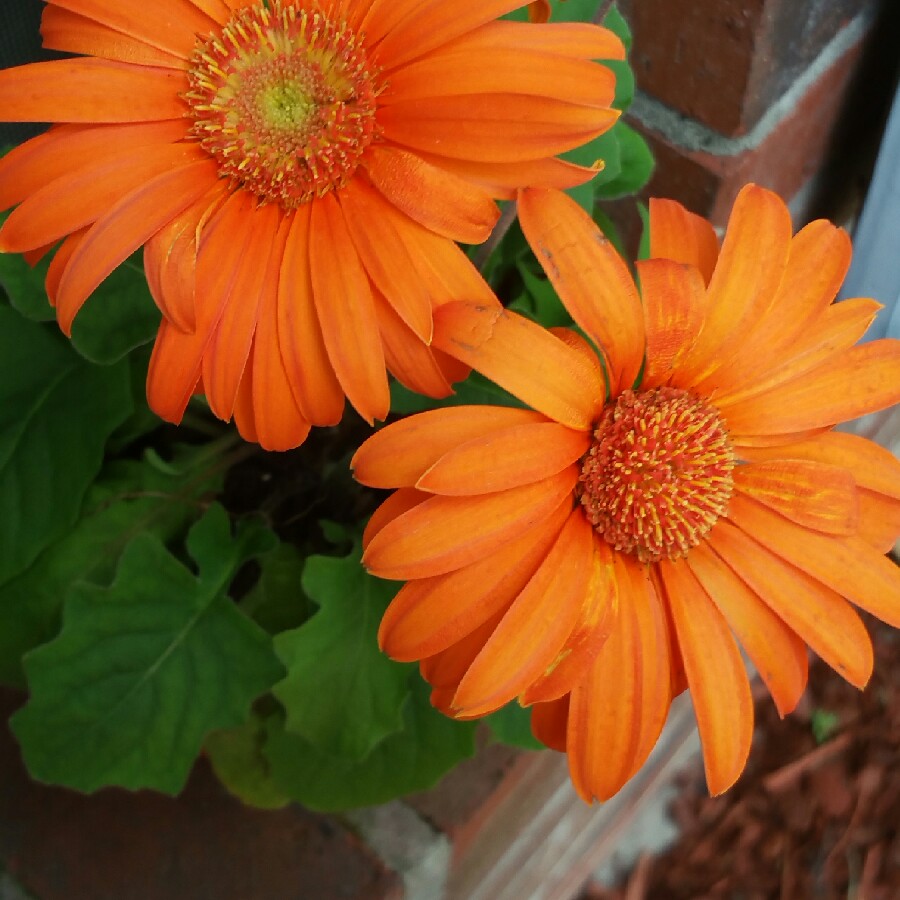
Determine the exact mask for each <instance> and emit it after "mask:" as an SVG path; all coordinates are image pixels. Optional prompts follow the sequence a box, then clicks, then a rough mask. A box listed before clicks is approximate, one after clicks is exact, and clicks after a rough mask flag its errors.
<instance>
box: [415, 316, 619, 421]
mask: <svg viewBox="0 0 900 900" xmlns="http://www.w3.org/2000/svg"><path fill="white" fill-rule="evenodd" d="M432 346H434V347H436V348H438V349H439V350H443V351H444V352H445V353H449V354H450V355H451V356H454V357H456V359H459V360H461V361H462V362H464V363H466V365H469V366H471V367H472V368H473V369H475V370H477V371H478V372H481V374H482V375H485V376H486V377H487V378H490V380H491V381H493V382H494V383H495V384H498V385H500V387H502V388H504V389H505V390H507V391H509V392H510V393H511V394H513V396H515V397H518V398H519V400H521V401H523V402H524V403H527V404H528V405H529V406H532V407H534V408H535V409H537V410H538V411H540V412H542V413H543V414H544V415H546V416H547V417H549V418H551V419H553V420H554V421H556V422H559V423H560V424H561V425H567V426H569V427H570V428H575V429H579V430H587V429H589V428H590V427H591V425H592V424H593V422H594V421H595V420H596V419H597V417H598V416H599V414H600V410H601V409H602V408H603V403H604V401H605V399H606V385H605V384H604V383H603V381H602V380H601V378H600V375H599V374H598V369H597V367H596V366H593V365H591V363H590V362H589V361H588V360H587V359H585V357H584V356H583V355H582V354H581V353H579V352H578V351H577V350H574V349H572V348H571V347H569V346H567V345H566V344H564V343H563V342H562V341H561V340H559V338H557V337H555V336H554V335H552V334H550V333H549V332H548V331H545V330H544V329H543V328H541V326H540V325H537V324H536V323H534V322H531V321H530V320H529V319H526V318H524V317H523V316H520V315H518V314H516V313H513V312H509V311H507V310H504V309H503V308H502V307H494V306H485V305H484V304H480V303H463V302H460V303H448V304H446V305H445V306H442V307H441V308H440V309H438V310H435V314H434V340H433V341H432Z"/></svg>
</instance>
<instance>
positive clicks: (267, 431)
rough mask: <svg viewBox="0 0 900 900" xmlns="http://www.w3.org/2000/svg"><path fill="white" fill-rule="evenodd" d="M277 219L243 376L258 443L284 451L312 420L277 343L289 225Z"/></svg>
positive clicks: (303, 435) (295, 444)
mask: <svg viewBox="0 0 900 900" xmlns="http://www.w3.org/2000/svg"><path fill="white" fill-rule="evenodd" d="M278 219H279V225H278V233H277V235H276V237H275V239H274V241H273V244H272V253H271V256H270V258H269V268H268V271H267V272H266V275H265V277H264V278H263V280H262V294H261V297H260V303H259V315H258V317H257V324H256V331H255V333H254V337H253V346H252V348H251V352H250V358H249V360H248V361H247V367H246V369H245V371H244V378H250V379H251V384H252V402H253V415H254V423H255V427H256V441H257V443H259V444H260V446H262V447H263V449H265V450H277V451H283V450H292V449H293V448H294V447H299V446H300V444H302V443H303V442H304V441H305V440H306V437H307V435H308V434H309V431H310V423H309V422H308V421H307V419H306V418H305V417H304V416H303V414H302V413H301V412H300V409H299V407H298V406H297V403H296V401H295V400H294V396H293V393H292V391H291V385H290V380H289V378H288V374H287V371H286V369H285V366H284V361H283V360H282V357H281V351H280V349H279V346H278V324H277V315H278V309H277V306H278V273H279V271H280V270H281V263H282V257H283V255H284V246H285V242H286V239H287V232H288V229H289V227H290V225H289V223H288V222H287V221H286V220H285V218H284V216H279V217H278ZM235 416H237V410H235Z"/></svg>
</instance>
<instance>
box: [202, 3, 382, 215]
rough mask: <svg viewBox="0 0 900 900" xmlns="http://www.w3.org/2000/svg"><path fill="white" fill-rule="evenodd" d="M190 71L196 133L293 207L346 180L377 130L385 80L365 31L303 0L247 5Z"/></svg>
mask: <svg viewBox="0 0 900 900" xmlns="http://www.w3.org/2000/svg"><path fill="white" fill-rule="evenodd" d="M309 5H310V6H312V4H309ZM188 79H189V83H190V90H189V92H188V93H187V94H186V95H185V99H186V100H187V102H188V104H189V106H190V109H191V116H192V117H193V119H194V127H193V131H192V133H193V135H194V137H196V138H197V139H199V141H200V143H201V145H202V146H203V148H204V149H205V150H206V151H207V152H208V153H209V154H210V155H211V156H213V157H214V158H215V159H216V161H217V162H218V164H219V172H220V173H221V174H222V175H223V176H226V177H229V178H231V179H233V180H234V181H235V182H237V183H238V184H239V185H240V186H241V187H243V188H245V189H246V190H249V191H252V192H253V193H255V194H256V195H257V196H258V197H260V199H261V200H264V201H272V202H275V203H279V204H281V206H282V207H284V208H285V209H293V208H295V207H297V206H299V205H300V204H302V203H306V202H307V201H308V200H311V199H312V198H313V197H316V196H322V195H323V194H325V193H327V192H328V191H330V190H334V189H335V188H339V187H341V186H342V185H343V184H345V183H346V182H347V181H348V180H349V179H350V178H351V177H352V175H353V173H354V172H355V171H356V168H357V166H358V165H359V161H360V158H361V157H362V154H363V152H364V151H365V149H366V147H368V146H369V144H370V143H371V142H372V139H373V138H374V136H375V132H376V124H375V108H376V103H375V100H376V97H377V94H378V86H377V84H376V82H375V78H374V73H373V71H372V68H371V67H370V65H369V63H368V61H367V59H366V55H365V52H364V49H363V47H362V46H361V44H360V42H359V39H358V37H357V35H356V34H355V33H354V32H353V31H352V30H350V29H349V28H348V27H347V26H346V25H345V24H343V23H340V22H332V21H331V20H330V19H328V18H326V16H325V15H323V13H322V12H321V11H320V10H319V9H316V8H311V9H306V8H305V4H304V2H303V0H271V2H270V3H269V4H268V7H267V6H266V5H264V3H263V2H262V0H258V2H256V3H253V4H251V5H249V6H246V7H244V8H243V9H241V10H238V11H237V12H236V13H235V14H234V16H233V17H232V18H231V20H230V21H229V22H228V24H226V25H225V26H224V27H223V28H222V31H221V32H220V33H218V34H215V35H213V36H212V37H210V38H209V39H208V40H207V41H206V42H205V43H202V44H200V45H199V46H198V48H197V49H196V50H195V51H194V56H193V58H192V60H191V68H190V70H189V72H188Z"/></svg>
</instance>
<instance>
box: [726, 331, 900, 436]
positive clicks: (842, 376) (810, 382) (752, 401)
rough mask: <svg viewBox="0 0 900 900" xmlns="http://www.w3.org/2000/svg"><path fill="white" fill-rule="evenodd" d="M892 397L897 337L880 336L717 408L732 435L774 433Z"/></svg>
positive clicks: (899, 346) (870, 408) (899, 369)
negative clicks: (789, 378)
mask: <svg viewBox="0 0 900 900" xmlns="http://www.w3.org/2000/svg"><path fill="white" fill-rule="evenodd" d="M898 401H900V341H896V340H890V339H886V340H880V341H870V342H869V343H867V344H861V345H859V346H856V347H851V348H850V349H849V350H846V351H845V352H843V353H841V354H840V355H839V356H838V357H837V358H835V359H831V360H828V364H827V365H822V366H819V367H818V368H816V369H813V370H812V371H811V372H808V373H806V374H805V375H802V376H800V377H799V378H795V379H794V380H793V381H790V382H788V383H787V384H782V385H778V386H777V387H775V388H772V389H771V390H769V391H767V392H765V393H763V394H759V395H757V396H754V397H750V398H748V399H746V400H741V401H737V402H735V403H734V404H733V405H732V404H731V403H730V402H729V401H727V400H723V401H721V408H722V412H723V414H724V416H725V420H726V422H727V424H728V429H729V430H730V431H731V432H733V433H735V434H742V433H748V434H753V433H762V434H777V433H779V432H781V433H789V432H796V431H802V430H805V429H811V428H819V427H823V426H829V425H834V424H836V423H838V422H845V421H847V420H848V419H855V418H856V417H857V416H862V415H865V414H866V413H870V412H876V411H877V410H879V409H885V408H887V407H889V406H892V405H893V404H895V403H897V402H898ZM717 405H719V404H718V403H717Z"/></svg>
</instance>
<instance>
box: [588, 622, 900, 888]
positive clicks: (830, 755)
mask: <svg viewBox="0 0 900 900" xmlns="http://www.w3.org/2000/svg"><path fill="white" fill-rule="evenodd" d="M869 624H870V631H871V633H872V637H873V640H874V643H875V673H874V675H873V676H872V680H871V681H870V683H869V686H868V687H867V689H866V690H865V691H863V692H858V691H857V690H856V689H854V688H853V687H851V686H850V685H848V684H847V683H846V682H844V681H843V680H842V679H841V678H840V677H838V676H837V675H836V674H835V673H834V672H832V671H831V670H830V669H829V668H828V667H827V666H825V665H824V664H823V663H821V662H819V661H818V660H817V661H816V662H815V663H814V664H813V665H812V666H811V671H810V685H809V688H808V690H807V693H806V695H805V696H804V698H803V700H802V701H801V704H800V708H799V709H798V710H797V711H796V712H794V713H793V714H792V715H790V716H788V717H787V719H785V720H784V721H782V720H780V719H779V718H778V714H777V713H776V711H775V707H774V705H773V704H772V702H771V700H770V699H769V697H768V695H766V694H765V692H764V689H760V690H758V691H757V692H756V693H757V703H756V722H757V725H756V734H755V738H754V745H753V750H752V751H751V755H750V762H749V764H748V766H747V769H746V771H745V772H744V774H743V775H742V777H741V778H740V780H739V781H738V783H737V784H736V785H735V787H733V788H732V789H731V790H730V791H729V792H727V793H726V794H725V795H724V796H722V797H718V798H715V799H713V798H710V797H709V796H708V794H707V792H706V787H705V783H704V781H703V775H702V772H701V771H699V770H694V771H691V772H687V773H683V775H682V777H681V781H680V787H681V791H680V793H679V794H678V796H677V797H676V799H675V801H674V802H673V803H672V806H671V808H670V810H669V814H670V816H671V818H672V819H673V820H674V822H675V823H676V824H677V825H678V827H679V830H680V833H681V837H680V838H679V840H678V842H677V843H676V844H675V845H674V846H672V847H671V848H670V849H669V850H668V851H667V852H666V853H664V854H662V855H660V856H658V857H643V858H641V859H640V860H639V862H638V864H637V865H636V866H635V868H634V870H633V871H632V872H631V873H629V874H628V875H627V877H626V878H625V879H624V880H623V882H622V884H621V886H620V887H618V888H617V889H616V890H605V889H601V888H599V887H598V886H596V885H595V886H592V887H590V888H589V889H588V890H587V892H586V894H585V896H584V898H583V900H699V898H727V900H807V898H815V900H818V898H822V900H838V898H841V900H898V898H900V834H898V825H900V634H898V633H897V632H896V631H894V630H893V629H890V628H887V627H886V626H884V625H881V624H879V623H875V622H873V621H870V623H869Z"/></svg>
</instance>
